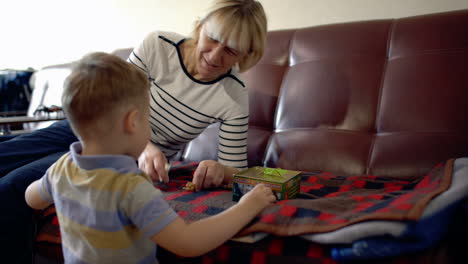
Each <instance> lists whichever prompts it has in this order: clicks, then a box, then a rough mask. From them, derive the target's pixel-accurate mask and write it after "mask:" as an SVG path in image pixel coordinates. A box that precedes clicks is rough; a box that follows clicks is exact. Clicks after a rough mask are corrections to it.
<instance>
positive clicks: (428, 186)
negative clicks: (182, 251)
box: [156, 160, 453, 236]
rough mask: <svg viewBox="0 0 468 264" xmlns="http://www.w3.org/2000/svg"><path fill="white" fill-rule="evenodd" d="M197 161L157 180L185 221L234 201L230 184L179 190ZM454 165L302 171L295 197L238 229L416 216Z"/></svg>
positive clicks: (288, 231) (324, 226) (304, 227)
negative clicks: (405, 176) (421, 171)
mask: <svg viewBox="0 0 468 264" xmlns="http://www.w3.org/2000/svg"><path fill="white" fill-rule="evenodd" d="M196 165H197V164H196V163H192V164H176V166H173V170H172V171H171V179H174V182H173V183H172V185H171V186H167V184H157V185H156V186H157V187H158V188H161V190H162V191H163V192H164V195H165V199H166V200H167V201H168V202H169V204H171V206H172V207H173V208H174V209H175V210H176V211H177V212H178V213H179V215H180V216H181V217H183V218H184V219H186V220H188V221H195V220H198V219H201V218H204V217H207V216H211V215H215V214H218V213H219V212H221V211H223V210H225V209H226V208H228V207H230V206H232V205H233V204H234V203H235V202H233V201H232V192H231V191H230V190H223V189H215V190H207V191H199V192H191V191H185V190H181V188H182V187H183V186H185V183H186V182H187V181H190V180H191V175H192V173H193V170H194V169H195V168H196ZM452 167H453V160H449V161H447V162H446V163H442V164H439V165H437V166H436V167H435V168H434V169H432V170H431V171H430V172H429V173H428V174H427V175H425V176H424V177H422V178H421V179H418V180H415V181H403V180H395V179H389V178H383V177H376V176H372V175H362V176H349V177H344V176H336V175H332V174H330V173H326V172H323V173H306V172H304V173H302V179H301V193H300V195H299V197H298V199H292V200H283V201H278V202H277V203H276V204H275V205H273V206H271V207H268V208H267V209H265V210H264V211H263V212H262V213H261V214H260V215H259V216H258V217H257V218H256V219H255V220H254V222H253V223H252V224H251V225H250V226H248V227H247V228H246V229H244V230H243V231H242V233H241V234H243V235H245V234H248V233H251V232H258V231H260V232H267V233H272V234H276V235H282V236H284V235H287V236H292V235H298V234H304V233H313V232H328V231H332V230H335V229H338V228H341V227H343V226H347V225H350V224H353V223H356V222H360V221H364V220H377V219H381V220H417V219H418V218H419V217H420V215H421V213H422V212H423V210H424V207H425V206H426V204H427V203H428V202H429V201H430V200H431V199H432V198H433V197H434V196H436V195H437V194H439V193H441V192H443V191H445V190H446V189H448V187H449V186H450V182H451V177H452ZM177 176H179V177H177Z"/></svg>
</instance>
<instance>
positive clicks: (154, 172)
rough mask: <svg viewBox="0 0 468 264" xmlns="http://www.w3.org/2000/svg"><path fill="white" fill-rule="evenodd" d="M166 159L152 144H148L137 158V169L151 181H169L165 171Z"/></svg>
mask: <svg viewBox="0 0 468 264" xmlns="http://www.w3.org/2000/svg"><path fill="white" fill-rule="evenodd" d="M166 164H167V159H166V156H165V155H164V153H162V151H161V150H160V149H159V148H158V147H156V146H155V145H154V144H153V143H151V142H148V144H147V145H146V147H145V150H143V153H141V155H140V157H139V158H138V167H139V168H140V169H141V170H142V171H144V172H145V173H146V174H148V175H149V176H150V177H151V179H153V181H158V180H159V181H164V182H168V181H169V176H168V175H167V171H166Z"/></svg>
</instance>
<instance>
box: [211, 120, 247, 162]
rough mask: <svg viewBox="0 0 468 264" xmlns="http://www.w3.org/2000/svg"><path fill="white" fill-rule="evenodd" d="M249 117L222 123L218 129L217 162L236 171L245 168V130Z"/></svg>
mask: <svg viewBox="0 0 468 264" xmlns="http://www.w3.org/2000/svg"><path fill="white" fill-rule="evenodd" d="M248 124H249V117H248V116H245V117H241V118H236V119H232V120H227V121H223V122H222V123H221V126H220V127H219V136H218V137H219V138H218V142H219V143H218V161H219V162H220V163H221V164H223V165H225V166H230V167H234V168H238V169H245V168H247V165H248V164H247V130H248Z"/></svg>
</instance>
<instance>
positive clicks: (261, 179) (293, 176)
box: [232, 166, 301, 201]
mask: <svg viewBox="0 0 468 264" xmlns="http://www.w3.org/2000/svg"><path fill="white" fill-rule="evenodd" d="M300 174H301V172H300V171H292V170H283V169H279V168H278V169H276V168H265V167H258V166H257V167H251V168H248V169H246V170H243V171H240V172H239V173H237V174H234V175H233V179H232V200H233V201H239V199H240V198H241V197H242V195H244V194H245V193H247V192H248V191H250V190H251V189H253V187H254V186H255V185H257V184H259V183H263V184H265V185H266V186H268V187H270V188H271V189H272V190H273V192H274V193H275V195H276V199H277V200H285V199H293V198H295V197H296V195H297V194H298V193H299V188H300V182H301V176H300Z"/></svg>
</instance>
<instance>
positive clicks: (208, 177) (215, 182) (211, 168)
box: [193, 160, 229, 191]
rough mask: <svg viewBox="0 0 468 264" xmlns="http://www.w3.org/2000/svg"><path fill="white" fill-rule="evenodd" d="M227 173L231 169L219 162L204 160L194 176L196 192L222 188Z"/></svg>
mask: <svg viewBox="0 0 468 264" xmlns="http://www.w3.org/2000/svg"><path fill="white" fill-rule="evenodd" d="M226 171H229V167H225V166H223V165H222V164H221V163H219V162H217V161H214V160H204V161H202V162H200V163H199V164H198V167H197V169H196V170H195V173H194V174H193V184H194V185H195V190H196V191H199V190H201V189H207V188H212V187H217V186H221V185H222V184H223V182H225V176H224V175H225V172H226Z"/></svg>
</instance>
